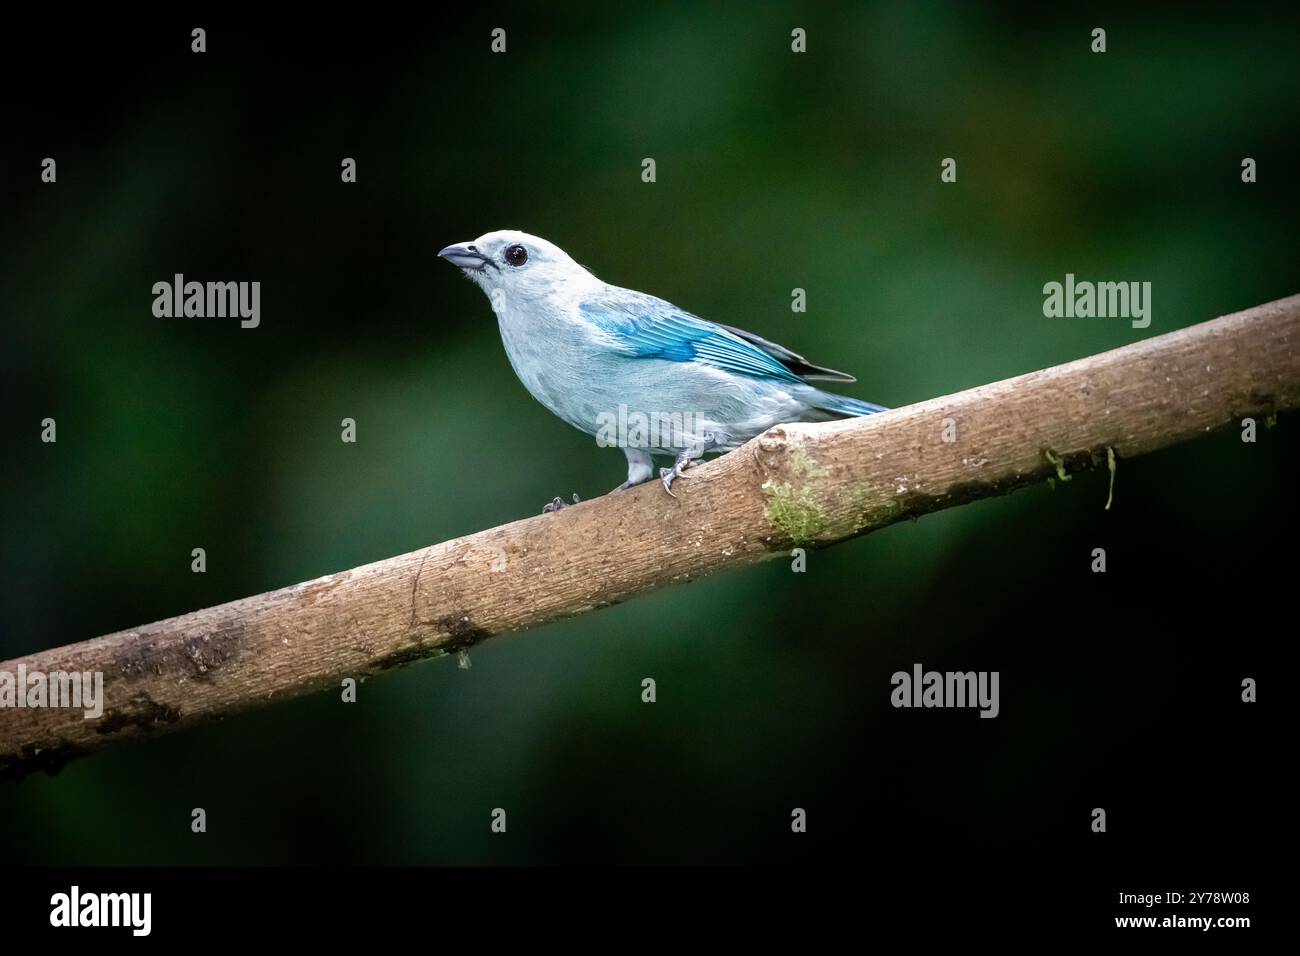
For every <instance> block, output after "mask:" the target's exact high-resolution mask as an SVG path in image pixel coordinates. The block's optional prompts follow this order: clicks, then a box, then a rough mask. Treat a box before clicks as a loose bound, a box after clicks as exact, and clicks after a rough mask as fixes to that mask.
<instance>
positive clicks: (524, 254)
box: [506, 245, 528, 268]
mask: <svg viewBox="0 0 1300 956" xmlns="http://www.w3.org/2000/svg"><path fill="white" fill-rule="evenodd" d="M527 261H528V250H527V249H525V248H524V247H523V246H519V245H515V246H511V247H510V248H508V249H507V250H506V262H508V263H510V264H511V265H512V266H515V267H516V268H518V267H519V266H522V265H523V264H524V263H525V262H527Z"/></svg>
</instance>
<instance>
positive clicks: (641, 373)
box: [438, 229, 888, 513]
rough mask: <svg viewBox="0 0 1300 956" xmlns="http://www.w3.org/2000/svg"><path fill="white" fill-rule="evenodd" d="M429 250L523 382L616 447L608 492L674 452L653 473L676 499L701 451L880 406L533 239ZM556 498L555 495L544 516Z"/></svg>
mask: <svg viewBox="0 0 1300 956" xmlns="http://www.w3.org/2000/svg"><path fill="white" fill-rule="evenodd" d="M438 255H439V257H441V258H442V259H445V260H446V261H447V262H449V263H451V264H452V265H454V266H456V267H457V268H459V269H460V270H461V271H462V272H463V273H464V275H465V276H467V277H468V278H469V279H470V280H471V281H473V282H474V283H475V284H476V285H478V286H479V288H481V289H482V290H483V291H484V292H485V293H486V294H487V297H488V300H489V302H490V303H491V305H492V310H493V311H494V312H495V313H496V317H497V325H498V327H499V329H500V332H501V341H502V344H503V345H504V346H505V352H506V357H507V358H508V359H509V361H510V365H511V367H512V368H513V369H514V371H515V374H516V375H517V376H518V377H519V380H520V382H522V383H523V385H524V388H526V389H527V390H528V392H529V393H530V394H531V395H532V396H533V397H534V398H535V399H537V401H539V402H540V403H541V404H542V405H543V406H545V407H546V408H547V409H548V410H549V411H550V412H551V413H552V414H554V415H556V416H558V417H559V418H561V419H563V420H564V421H566V422H568V423H569V424H570V425H572V426H573V427H575V428H577V429H578V430H580V431H583V432H585V433H587V434H588V435H591V436H593V437H596V438H597V443H598V444H602V445H617V446H618V447H620V448H621V449H622V451H623V454H624V455H625V456H626V457H627V480H626V481H624V482H623V483H622V484H621V485H619V486H618V487H617V488H615V489H614V491H615V492H618V491H623V490H625V489H628V488H631V487H633V486H635V485H639V484H641V483H643V482H646V481H649V480H651V479H652V478H654V477H655V473H654V459H655V458H663V459H669V458H671V459H672V462H673V463H672V465H671V466H668V467H662V468H660V469H659V474H658V477H659V480H660V483H661V484H662V486H663V489H664V491H665V492H667V493H668V494H669V495H671V496H672V497H674V498H676V497H677V494H676V493H675V492H674V491H673V485H674V484H675V482H677V481H678V480H679V479H682V478H689V477H690V475H688V474H687V473H686V472H687V469H688V468H690V467H691V466H693V465H694V464H696V463H698V462H699V461H701V460H703V458H704V456H705V455H706V454H725V453H726V452H728V451H731V450H733V449H736V448H739V447H740V446H741V445H743V444H744V443H745V442H747V441H749V440H750V439H751V438H754V437H755V436H757V435H760V434H762V433H763V432H764V431H766V430H767V429H768V428H770V427H771V426H773V425H777V424H783V423H789V422H818V421H829V420H834V419H842V418H853V417H858V416H863V415H872V414H875V413H877V412H883V411H887V410H888V409H886V408H885V407H884V406H882V405H876V404H873V403H871V402H865V401H862V400H860V399H856V398H850V397H848V396H846V395H839V394H836V393H833V392H827V391H823V390H822V389H820V388H818V387H817V386H816V385H814V384H812V383H813V382H815V381H831V382H853V381H856V379H855V378H854V377H853V376H852V375H849V374H847V373H845V372H837V371H835V370H834V369H831V368H826V367H824V366H820V365H814V364H813V363H811V362H809V361H808V360H807V359H805V358H804V357H803V356H802V355H799V354H798V353H797V352H793V351H791V350H790V349H788V348H786V347H784V346H782V345H778V344H776V343H775V342H770V341H768V340H767V339H765V338H763V337H762V336H759V335H756V334H754V333H753V332H746V331H745V330H744V329H740V328H737V327H735V326H731V325H723V324H722V323H719V322H710V321H708V320H706V319H702V318H700V317H699V316H697V315H694V314H693V313H690V312H687V311H686V310H684V309H681V308H678V307H677V306H675V305H673V304H672V303H671V302H667V301H665V300H664V299H660V298H656V297H655V296H652V295H647V294H646V293H644V292H637V291H635V290H632V289H624V288H621V287H619V286H615V285H610V284H608V283H606V282H604V281H602V280H601V279H599V278H597V277H596V276H595V275H594V274H593V273H591V272H590V271H589V270H588V269H586V268H584V267H583V266H581V265H579V264H578V263H577V262H575V261H574V260H573V258H571V257H570V256H569V254H568V253H566V252H565V251H564V250H563V249H561V248H560V247H559V246H557V245H555V244H554V243H552V242H548V241H547V240H545V239H541V238H539V237H537V236H533V235H529V234H528V233H525V232H519V231H517V230H513V229H502V230H497V231H495V232H488V233H485V234H484V235H482V236H479V237H478V238H477V239H475V240H473V241H472V242H464V243H456V244H453V245H449V246H446V247H445V248H443V249H442V250H441V251H440V252H439V253H438ZM573 500H574V503H577V502H578V496H577V495H576V494H575V495H574V496H573ZM565 506H566V502H565V501H564V500H563V499H562V498H558V497H557V498H555V499H553V500H552V501H551V502H550V503H549V504H547V505H546V507H545V508H544V509H543V511H544V512H550V513H553V512H557V511H559V510H561V509H562V508H564V507H565Z"/></svg>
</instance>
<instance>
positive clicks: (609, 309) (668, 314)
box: [579, 289, 803, 384]
mask: <svg viewBox="0 0 1300 956" xmlns="http://www.w3.org/2000/svg"><path fill="white" fill-rule="evenodd" d="M579 310H580V311H581V312H582V316H583V318H585V319H586V320H587V321H588V322H590V323H591V324H592V325H594V326H596V327H597V328H598V329H600V330H601V331H602V332H604V333H605V334H606V335H607V336H609V338H610V339H611V340H612V341H613V342H614V343H615V347H616V348H617V349H618V350H619V351H620V352H623V353H625V354H627V355H630V356H635V357H637V358H658V359H666V360H667V361H670V362H703V363H704V364H706V365H712V366H714V367H715V368H720V369H723V370H725V371H728V372H737V373H740V374H742V375H752V376H754V377H755V378H765V379H775V380H777V381H781V382H789V383H791V384H795V383H798V382H802V381H803V380H802V379H801V378H800V377H799V376H797V375H796V374H795V373H794V372H792V371H791V370H790V369H789V368H787V367H786V366H785V365H783V364H781V362H779V361H778V360H777V359H776V358H775V357H774V356H772V355H771V354H769V353H768V352H766V351H764V350H763V349H761V348H759V347H758V346H757V345H755V344H754V343H753V342H751V341H748V340H746V339H744V338H741V337H740V336H739V335H736V334H735V333H734V332H731V331H730V330H729V329H726V328H724V327H722V326H719V325H715V324H714V323H712V322H709V321H706V320H705V319H701V318H700V317H699V316H697V315H691V313H689V312H683V311H682V310H681V309H679V308H677V307H676V306H675V305H673V304H672V303H671V302H665V301H664V300H663V299H657V298H655V297H654V296H651V295H644V294H643V293H640V292H632V291H630V290H627V289H611V290H610V292H609V294H607V295H604V296H600V297H596V298H591V299H588V300H586V301H584V302H582V303H581V304H580V305H579ZM792 354H793V353H792Z"/></svg>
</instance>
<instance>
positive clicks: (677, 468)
mask: <svg viewBox="0 0 1300 956" xmlns="http://www.w3.org/2000/svg"><path fill="white" fill-rule="evenodd" d="M691 464H694V462H692V461H691V460H690V459H684V458H678V459H677V460H676V461H675V462H673V466H672V467H671V468H660V469H659V481H660V483H661V484H662V485H663V486H664V491H666V492H668V494H669V495H671V496H672V497H674V498H676V497H677V496H676V495H674V494H673V482H674V481H676V480H677V479H678V478H690V477H691V476H690V475H688V474H686V468H687V466H688V465H691Z"/></svg>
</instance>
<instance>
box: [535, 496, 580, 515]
mask: <svg viewBox="0 0 1300 956" xmlns="http://www.w3.org/2000/svg"><path fill="white" fill-rule="evenodd" d="M573 503H574V504H575V505H576V504H578V493H577V492H576V491H575V492H574V493H573ZM567 507H569V505H568V502H566V501H565V500H564V499H563V498H561V497H559V496H556V498H555V500H554V501H552V502H551V503H550V504H549V505H547V506H546V507H544V508H543V509H542V514H544V515H550V514H555V513H556V512H557V511H559V510H560V509H562V508H567Z"/></svg>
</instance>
